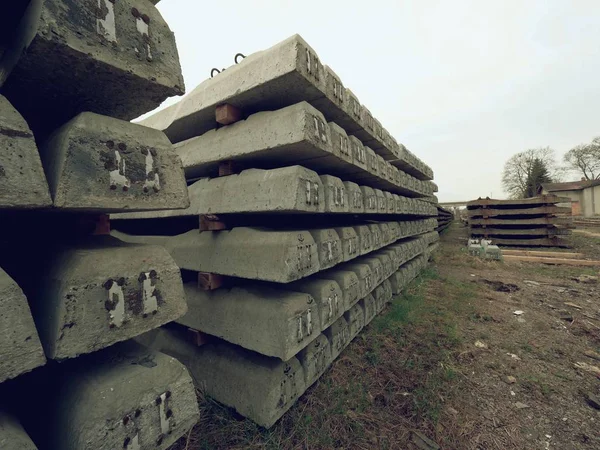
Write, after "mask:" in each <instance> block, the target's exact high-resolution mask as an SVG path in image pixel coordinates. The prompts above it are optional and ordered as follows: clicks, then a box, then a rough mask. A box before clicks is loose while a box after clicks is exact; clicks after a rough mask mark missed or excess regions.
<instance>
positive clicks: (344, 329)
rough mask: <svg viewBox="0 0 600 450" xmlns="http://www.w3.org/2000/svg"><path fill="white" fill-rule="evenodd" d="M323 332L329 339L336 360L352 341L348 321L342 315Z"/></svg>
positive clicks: (332, 354) (332, 355) (333, 357)
mask: <svg viewBox="0 0 600 450" xmlns="http://www.w3.org/2000/svg"><path fill="white" fill-rule="evenodd" d="M323 334H324V335H325V336H326V337H327V340H328V341H329V348H330V349H331V359H332V360H335V359H336V358H337V357H338V356H339V355H340V353H342V351H344V349H345V348H346V346H347V345H348V344H349V343H350V340H351V338H350V327H349V326H348V322H347V321H346V319H345V318H344V317H343V316H342V317H340V318H339V319H338V320H336V321H335V322H334V323H333V324H331V326H330V327H329V328H327V329H326V330H325V331H323Z"/></svg>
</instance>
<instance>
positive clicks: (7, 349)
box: [0, 268, 46, 448]
mask: <svg viewBox="0 0 600 450" xmlns="http://www.w3.org/2000/svg"><path fill="white" fill-rule="evenodd" d="M0 309H1V310H2V313H0V383H1V382H3V381H5V380H7V379H9V378H14V377H16V376H18V375H20V374H22V373H24V372H29V371H30V370H33V369H34V368H36V367H38V366H41V365H43V364H45V362H46V358H45V357H44V351H43V350H42V345H41V344H40V339H39V337H38V333H37V330H36V328H35V325H34V323H33V318H32V316H31V311H30V310H29V305H28V303H27V298H25V294H23V291H22V290H21V288H20V287H19V286H18V285H17V283H15V281H14V280H13V279H12V278H10V277H9V276H8V274H7V273H6V272H5V271H4V270H2V268H0ZM0 440H1V433H0ZM0 448H4V447H2V446H0Z"/></svg>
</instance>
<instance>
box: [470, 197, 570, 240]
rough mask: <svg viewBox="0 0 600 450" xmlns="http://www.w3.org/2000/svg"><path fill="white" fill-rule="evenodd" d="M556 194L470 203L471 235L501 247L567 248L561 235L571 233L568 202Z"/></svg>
mask: <svg viewBox="0 0 600 450" xmlns="http://www.w3.org/2000/svg"><path fill="white" fill-rule="evenodd" d="M569 201H570V200H569V199H568V198H564V197H557V196H555V195H542V196H539V197H532V198H525V199H518V200H494V199H490V198H486V199H481V198H480V199H478V200H474V201H472V202H469V203H468V204H467V213H468V220H469V227H470V233H471V236H472V237H474V238H480V237H484V238H489V239H491V240H492V242H493V243H494V244H496V245H500V246H503V245H504V246H536V247H537V246H544V247H567V246H568V243H567V242H566V241H565V240H564V239H562V238H561V236H564V235H569V234H571V230H570V228H572V227H573V219H572V217H571V216H570V212H571V208H570V207H561V206H557V204H558V203H565V202H569Z"/></svg>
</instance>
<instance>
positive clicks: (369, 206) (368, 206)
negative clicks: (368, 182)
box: [360, 186, 379, 214]
mask: <svg viewBox="0 0 600 450" xmlns="http://www.w3.org/2000/svg"><path fill="white" fill-rule="evenodd" d="M360 190H361V192H362V198H363V202H364V211H365V213H371V214H376V213H378V212H379V208H378V203H377V197H376V195H375V191H374V190H373V189H371V188H370V187H368V186H360Z"/></svg>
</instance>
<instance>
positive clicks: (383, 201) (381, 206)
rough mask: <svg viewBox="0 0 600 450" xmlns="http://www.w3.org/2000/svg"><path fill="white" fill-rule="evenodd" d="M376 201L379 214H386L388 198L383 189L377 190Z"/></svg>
mask: <svg viewBox="0 0 600 450" xmlns="http://www.w3.org/2000/svg"><path fill="white" fill-rule="evenodd" d="M375 199H376V201H377V212H378V213H379V214H386V213H387V198H386V197H385V194H384V193H383V191H382V190H381V189H375Z"/></svg>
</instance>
